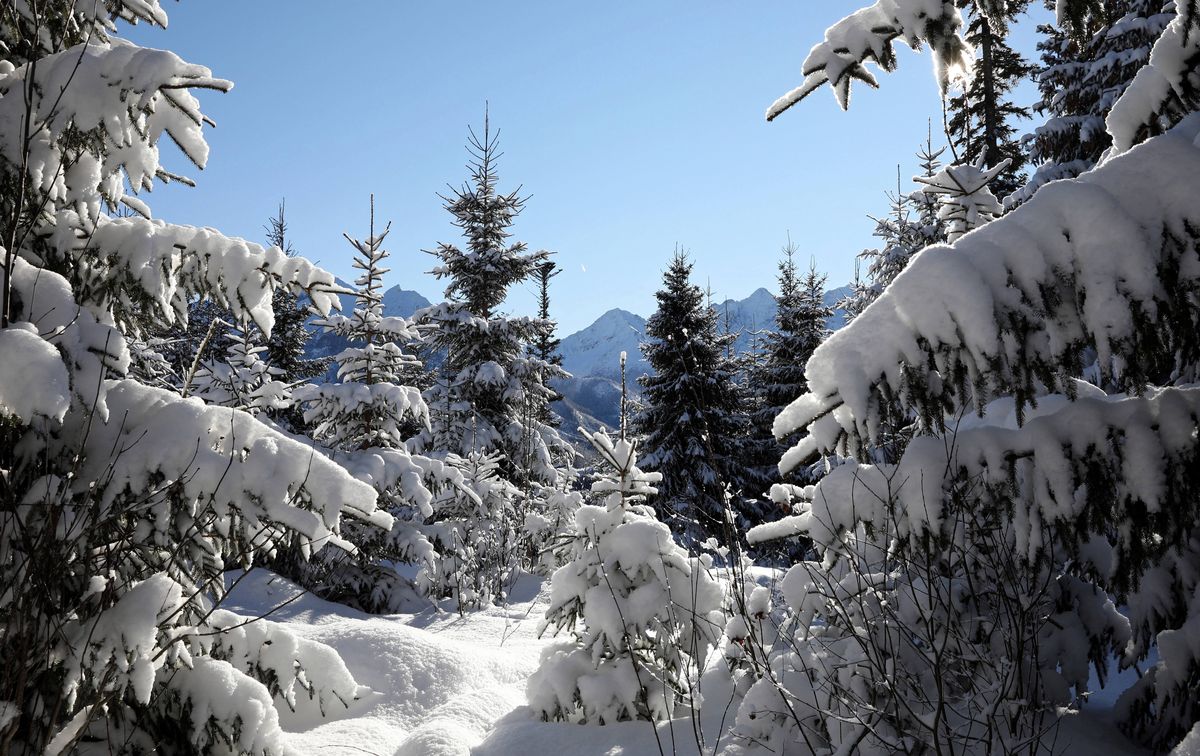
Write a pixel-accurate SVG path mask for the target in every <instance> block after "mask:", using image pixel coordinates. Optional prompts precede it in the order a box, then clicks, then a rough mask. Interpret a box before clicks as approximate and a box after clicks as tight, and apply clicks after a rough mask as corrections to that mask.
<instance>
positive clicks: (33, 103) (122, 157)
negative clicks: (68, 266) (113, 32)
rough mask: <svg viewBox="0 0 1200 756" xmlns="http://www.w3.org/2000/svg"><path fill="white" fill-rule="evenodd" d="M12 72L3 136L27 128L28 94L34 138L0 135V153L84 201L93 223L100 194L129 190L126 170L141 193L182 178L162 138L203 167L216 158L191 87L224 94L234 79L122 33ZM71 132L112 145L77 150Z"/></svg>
mask: <svg viewBox="0 0 1200 756" xmlns="http://www.w3.org/2000/svg"><path fill="white" fill-rule="evenodd" d="M7 69H8V70H7V71H5V70H4V69H3V68H2V67H0V133H5V134H23V133H25V131H24V125H25V117H26V115H27V113H26V110H27V108H26V102H25V100H26V96H27V95H28V96H29V97H30V98H31V99H30V106H29V108H28V111H29V112H28V115H29V116H30V124H31V131H30V134H31V138H30V139H29V140H24V139H12V140H4V141H3V142H0V154H2V155H3V156H4V157H5V158H6V159H7V160H8V161H9V162H11V163H12V164H13V165H22V164H23V160H22V158H27V166H28V167H27V175H28V176H29V179H30V182H31V183H32V184H33V186H34V188H35V189H37V190H39V191H42V192H44V193H46V194H47V195H49V196H50V197H52V198H53V199H54V200H55V201H57V202H62V203H64V204H73V205H75V206H77V208H78V212H79V214H80V215H81V216H83V217H86V218H89V219H91V220H92V221H93V222H94V221H95V220H96V219H97V218H98V217H99V214H100V202H101V199H103V200H104V201H106V202H107V203H108V204H109V205H110V206H113V205H115V203H117V202H119V201H120V200H121V198H122V196H123V195H124V187H123V181H122V176H121V173H122V172H123V173H124V174H125V176H127V177H128V179H129V184H130V187H131V188H132V189H133V190H134V192H138V191H140V190H142V189H150V188H152V186H153V181H154V179H155V178H160V179H164V180H169V179H170V178H173V177H174V174H171V173H169V172H168V171H166V170H165V169H164V168H162V166H161V165H160V164H159V152H158V146H157V143H158V140H159V138H160V137H161V136H162V135H163V134H166V135H167V136H169V137H170V138H171V139H172V140H173V141H174V142H175V143H176V144H177V145H178V146H179V148H180V150H181V151H182V152H183V154H184V155H186V156H187V158H188V159H189V160H190V161H191V162H192V163H193V164H194V165H196V166H197V167H198V168H203V167H204V165H205V163H206V162H207V161H208V144H207V143H206V142H205V141H204V135H203V126H204V124H205V123H211V122H210V121H208V119H207V118H205V116H204V115H203V114H202V113H201V112H200V105H199V102H198V101H197V100H196V98H195V97H193V96H192V94H191V93H190V91H189V90H190V89H192V88H203V89H215V90H218V91H221V92H224V91H228V90H229V89H230V88H231V87H232V86H233V84H232V82H229V81H226V80H224V79H218V78H214V77H213V75H212V72H211V71H210V70H209V69H207V68H205V67H204V66H199V65H193V64H190V63H186V62H185V61H183V60H182V59H180V58H179V56H177V55H175V54H174V53H172V52H169V51H166V50H150V49H144V48H141V47H137V46H136V45H132V44H129V43H127V42H124V41H122V40H117V39H114V40H112V41H111V42H108V43H105V44H87V45H77V46H75V47H72V48H69V49H67V50H64V51H62V52H59V53H54V54H52V55H47V56H45V57H43V58H41V59H39V60H38V61H37V63H36V65H32V64H27V65H24V66H20V67H18V68H13V67H12V66H11V64H9V65H8V66H7ZM30 76H33V77H35V78H34V80H33V82H32V83H33V84H34V86H32V87H30V86H27V79H28V77H30ZM68 130H75V131H78V132H82V133H83V134H88V135H94V136H96V137H97V138H99V139H100V140H101V141H102V142H103V145H104V149H103V150H102V151H101V152H100V154H97V153H95V152H92V151H88V150H78V149H69V148H68V147H67V146H66V145H65V144H64V142H63V140H64V137H65V135H66V134H67V133H68ZM26 141H28V145H27V144H26ZM27 147H28V154H27V155H23V154H22V153H23V152H24V151H25V149H26V148H27Z"/></svg>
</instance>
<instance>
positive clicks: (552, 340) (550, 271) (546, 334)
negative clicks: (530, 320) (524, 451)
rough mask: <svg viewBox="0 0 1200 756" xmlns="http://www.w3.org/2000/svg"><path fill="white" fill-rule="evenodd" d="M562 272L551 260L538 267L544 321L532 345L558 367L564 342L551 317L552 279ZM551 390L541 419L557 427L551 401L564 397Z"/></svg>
mask: <svg viewBox="0 0 1200 756" xmlns="http://www.w3.org/2000/svg"><path fill="white" fill-rule="evenodd" d="M561 272H562V268H560V267H558V265H556V264H555V263H554V262H552V261H550V260H547V261H546V262H544V263H542V264H541V265H539V266H538V268H537V273H536V275H535V278H536V281H537V287H538V320H540V321H542V322H541V327H540V328H539V329H538V331H537V334H536V335H535V337H534V340H533V343H532V344H531V345H530V352H531V353H532V354H533V355H534V356H535V357H537V358H538V359H539V360H541V361H543V362H545V363H546V364H548V365H554V366H556V367H562V355H561V354H560V353H559V351H558V347H559V345H560V344H562V339H560V338H558V336H557V335H556V330H557V327H558V326H557V324H556V323H555V322H554V320H553V319H552V318H551V317H550V281H551V279H553V278H554V277H555V276H557V275H558V274H559V273H561ZM551 390H552V391H553V394H552V396H550V398H549V400H548V401H546V402H545V403H544V406H543V407H542V409H543V412H542V413H541V417H540V418H539V419H540V420H541V421H542V422H544V423H546V424H547V425H550V426H553V427H555V428H557V427H558V426H559V422H560V420H559V417H558V415H556V414H555V413H554V411H553V410H551V409H550V403H551V402H556V401H559V400H560V399H562V394H560V393H559V392H558V391H555V390H554V389H553V388H551Z"/></svg>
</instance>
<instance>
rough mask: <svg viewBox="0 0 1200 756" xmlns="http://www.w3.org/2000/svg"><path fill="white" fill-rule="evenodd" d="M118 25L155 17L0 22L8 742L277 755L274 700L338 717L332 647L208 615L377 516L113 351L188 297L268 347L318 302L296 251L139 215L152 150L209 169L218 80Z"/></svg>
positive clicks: (259, 429)
mask: <svg viewBox="0 0 1200 756" xmlns="http://www.w3.org/2000/svg"><path fill="white" fill-rule="evenodd" d="M124 22H145V23H150V24H155V25H158V26H166V23H167V17H166V14H165V13H164V11H163V10H162V8H161V7H160V6H159V5H158V3H157V2H152V1H151V2H141V1H139V2H121V1H120V0H108V2H101V3H65V2H62V3H58V2H55V3H36V4H34V3H18V4H11V3H10V4H7V5H6V6H5V9H4V11H3V14H2V19H0V42H2V43H3V44H2V48H3V49H4V50H5V53H4V55H5V56H6V57H5V59H4V60H3V61H0V247H2V249H0V263H2V267H0V354H2V355H3V359H0V586H3V590H2V591H0V659H3V663H2V664H0V701H3V704H0V708H2V709H3V714H2V715H0V751H2V752H4V753H35V752H36V753H52V754H57V753H62V752H68V751H74V750H76V749H77V747H78V748H80V749H83V748H84V747H85V746H86V748H87V749H88V750H91V751H93V752H105V753H108V752H118V751H119V752H128V751H141V752H150V751H170V752H178V753H188V752H191V753H201V752H208V753H211V752H234V753H252V754H267V753H281V752H282V751H283V750H284V744H283V743H282V737H281V736H282V733H281V731H280V728H279V719H278V714H277V709H276V706H277V705H278V706H283V705H287V702H288V701H294V700H296V696H297V695H301V696H306V697H312V698H314V699H318V700H319V702H320V704H321V706H322V707H323V710H324V711H328V712H330V713H332V711H333V709H330V708H329V707H330V706H339V707H340V706H341V705H342V704H341V703H337V701H338V699H340V700H341V701H342V702H343V703H345V702H349V701H350V700H351V699H352V698H353V697H354V696H355V695H356V694H357V686H356V685H355V684H354V681H353V680H352V679H351V678H350V676H349V675H348V674H347V673H346V670H345V667H344V666H342V665H340V664H338V663H331V662H336V655H334V654H333V652H332V650H330V649H328V648H326V647H322V646H319V645H318V644H312V643H304V642H300V641H298V639H296V638H293V637H290V636H289V635H288V634H287V633H286V632H285V631H283V630H282V629H280V628H278V627H273V626H269V625H261V626H259V627H258V629H256V630H254V631H249V630H246V629H245V628H240V629H238V628H236V627H235V626H236V625H237V624H239V622H241V621H240V620H239V621H238V622H235V621H232V620H230V618H229V615H228V613H222V612H219V611H214V608H215V605H216V603H217V602H218V601H219V600H220V598H221V595H222V592H223V575H224V572H225V569H226V568H227V567H230V568H232V567H237V566H241V565H248V564H250V563H251V561H252V560H253V559H255V558H256V557H257V556H258V555H260V554H269V553H271V552H272V551H274V550H276V549H277V548H278V547H279V544H280V543H281V542H282V541H284V540H285V539H286V538H287V536H289V535H291V536H293V537H294V538H295V541H296V543H297V545H298V546H299V548H301V549H302V550H303V551H304V552H305V553H311V552H314V551H318V550H321V549H322V547H330V548H336V547H338V546H342V547H347V548H348V544H346V543H345V542H344V541H343V540H342V539H341V538H340V536H339V532H340V529H341V527H342V523H341V515H342V514H347V515H350V516H352V517H354V518H356V519H360V520H362V521H367V522H372V523H375V524H377V525H379V526H387V525H388V524H389V521H390V517H389V516H388V515H387V514H386V513H383V512H380V511H377V510H376V508H375V495H374V492H372V491H371V489H370V487H369V486H366V485H364V484H362V483H360V482H358V481H356V480H354V479H353V478H352V477H351V476H350V475H349V474H347V473H346V471H345V470H343V469H342V468H341V467H339V466H338V465H336V464H334V463H332V462H331V461H330V460H329V459H327V458H326V457H324V456H322V455H320V454H314V453H313V452H312V450H311V449H309V448H308V447H306V446H305V445H304V444H301V443H298V442H296V441H294V440H292V439H291V438H289V437H287V436H285V435H283V434H281V433H279V432H277V431H275V430H273V429H271V428H270V427H268V426H266V425H264V424H263V423H261V422H259V421H258V420H257V419H255V418H254V417H252V416H251V415H249V414H247V413H245V412H240V411H237V410H233V409H229V408H225V407H217V406H211V405H208V404H206V403H204V402H203V401H202V400H200V399H197V398H194V397H193V398H187V399H184V398H182V397H180V396H179V394H178V393H177V392H174V391H170V390H165V389H161V388H155V387H151V386H148V385H146V384H145V383H142V382H141V381H139V380H138V379H137V378H136V377H132V376H131V375H130V374H129V373H128V370H129V368H130V363H131V359H130V344H131V343H133V342H135V341H139V340H141V339H143V338H144V337H145V336H146V335H147V334H148V333H151V332H153V331H154V330H155V329H156V328H157V327H158V326H159V325H161V324H163V323H170V322H172V321H174V320H177V319H181V318H185V317H186V314H187V310H188V305H189V304H190V303H191V302H192V301H193V299H195V298H196V297H204V298H209V299H212V300H214V301H216V302H217V303H218V304H220V305H221V306H223V307H226V308H228V309H229V310H230V311H232V312H233V314H234V315H235V317H236V318H238V319H242V318H247V319H250V320H252V321H253V322H254V323H255V324H256V325H257V327H259V328H261V329H263V331H264V332H268V333H269V332H270V329H271V326H272V324H273V313H272V310H271V300H272V291H273V290H274V289H275V288H278V287H287V288H290V289H292V290H294V291H297V292H303V293H304V294H305V295H306V296H309V297H310V298H311V299H312V301H313V302H314V304H315V305H316V306H317V307H318V308H321V309H328V307H330V306H331V305H332V304H333V303H334V302H335V299H334V297H333V296H332V294H330V293H329V288H330V287H331V286H332V283H333V278H332V276H331V275H329V274H328V273H325V272H324V271H321V270H319V269H317V268H315V267H314V266H313V265H312V264H311V263H309V262H308V261H306V260H303V259H300V258H288V257H286V256H285V255H284V254H283V253H282V252H281V251H280V250H278V249H274V248H266V249H264V248H263V247H260V246H258V245H256V244H251V243H248V242H245V241H242V240H239V239H232V238H229V237H225V236H222V235H221V234H220V233H218V232H216V231H214V230H212V229H201V228H194V227H189V226H179V225H173V224H170V223H166V222H163V221H160V220H150V219H149V217H148V216H149V214H150V211H149V207H148V206H147V205H146V203H145V202H143V201H142V200H141V198H139V197H138V196H137V194H138V193H140V192H142V191H143V190H148V189H150V188H151V187H152V186H153V184H154V182H155V181H156V180H159V181H164V182H165V181H174V180H179V181H184V182H186V181H187V179H184V178H182V177H180V176H178V175H176V174H175V173H172V172H171V171H170V170H168V169H167V168H166V167H165V166H163V165H162V164H161V163H160V162H159V157H160V155H159V151H158V147H157V141H158V139H159V138H160V137H161V136H162V135H164V134H165V135H167V136H169V137H170V138H171V139H172V140H173V141H174V142H175V143H176V144H177V145H179V146H180V148H181V150H182V152H183V154H184V155H185V156H186V157H187V158H188V159H189V160H191V162H192V163H194V164H195V166H196V167H198V168H200V167H203V166H204V164H205V162H206V161H207V158H208V147H207V145H206V143H205V141H204V135H203V126H204V124H206V123H208V120H207V119H206V118H205V117H204V116H203V114H202V113H201V111H200V109H199V103H198V101H197V100H196V98H195V96H194V94H193V91H194V90H196V89H213V90H218V91H225V90H228V89H229V88H230V86H231V84H230V83H229V82H227V81H224V80H221V79H217V78H214V77H213V76H212V74H211V72H210V71H209V70H208V69H207V68H204V67H202V66H198V65H193V64H189V63H186V62H184V61H183V60H181V59H180V58H179V57H177V56H176V55H174V54H173V53H171V52H168V51H165V50H149V49H143V48H140V47H137V46H136V45H133V44H129V43H127V42H125V41H123V40H120V39H119V38H117V37H116V36H115V34H116V31H117V29H116V25H117V24H119V23H124ZM126 179H128V184H126V181H125V180H126ZM118 204H124V205H125V206H127V207H130V208H133V209H135V210H137V212H138V217H123V218H114V217H111V215H110V213H112V211H113V210H114V208H116V207H117V206H118ZM105 211H108V212H105ZM225 629H229V630H230V631H231V632H230V633H224V632H222V631H223V630H225ZM281 652H282V653H281Z"/></svg>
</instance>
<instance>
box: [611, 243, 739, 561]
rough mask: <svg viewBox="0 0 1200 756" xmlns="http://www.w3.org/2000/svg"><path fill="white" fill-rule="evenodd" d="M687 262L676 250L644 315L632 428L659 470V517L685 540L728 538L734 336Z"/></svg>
mask: <svg viewBox="0 0 1200 756" xmlns="http://www.w3.org/2000/svg"><path fill="white" fill-rule="evenodd" d="M691 275H692V263H691V262H690V261H689V260H688V259H687V256H686V255H685V254H684V253H682V252H680V251H678V250H677V251H676V252H675V254H674V255H673V256H672V258H671V263H670V265H668V266H667V269H666V271H665V272H664V274H663V287H662V288H661V289H660V290H659V291H658V292H657V293H656V294H655V298H656V299H657V300H658V310H657V311H656V312H655V313H654V314H653V315H651V316H650V319H649V320H648V321H646V338H647V342H646V343H645V344H643V345H642V353H643V354H644V355H645V356H646V360H647V362H649V363H650V367H651V368H652V369H653V371H654V372H652V373H651V374H649V375H646V376H643V377H642V378H641V379H640V380H641V383H642V388H643V394H642V396H643V400H644V401H645V407H644V409H643V410H642V412H640V413H639V414H638V415H637V417H635V418H634V429H635V430H636V432H637V433H638V434H639V435H640V436H641V437H642V445H643V447H644V448H645V449H646V453H645V456H644V457H643V460H642V464H643V465H644V466H645V467H646V469H647V470H651V471H656V472H659V473H661V474H662V476H663V478H662V483H661V485H660V486H659V493H660V499H661V500H662V501H663V506H662V507H661V508H660V513H661V515H662V517H663V520H664V521H665V522H666V523H667V524H668V525H670V526H671V529H672V530H673V531H674V532H675V533H676V534H677V535H679V536H680V537H681V538H682V539H683V542H684V543H686V544H688V545H689V546H692V545H695V544H699V543H702V542H704V541H706V540H708V539H709V538H716V539H717V540H718V541H719V542H720V543H722V544H723V545H725V546H729V545H730V543H729V541H730V539H731V538H732V532H731V529H730V523H728V522H727V520H726V512H727V504H726V487H727V486H728V487H729V488H731V489H732V490H733V491H735V492H736V491H738V490H739V486H740V484H741V483H742V480H741V476H740V475H739V474H738V472H739V471H738V470H737V467H738V454H737V449H736V441H737V438H738V428H737V427H736V423H735V415H736V412H737V410H738V396H737V391H736V387H735V385H734V380H733V379H734V375H733V370H732V369H731V365H730V361H729V358H728V354H727V346H728V343H729V342H730V341H732V340H733V336H732V335H730V334H725V335H722V334H721V333H720V332H719V330H718V328H717V321H718V314H717V312H716V311H715V310H713V309H712V308H710V307H708V306H707V304H706V303H705V299H704V294H703V292H701V290H700V287H699V286H696V285H695V284H693V283H692V281H691Z"/></svg>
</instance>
